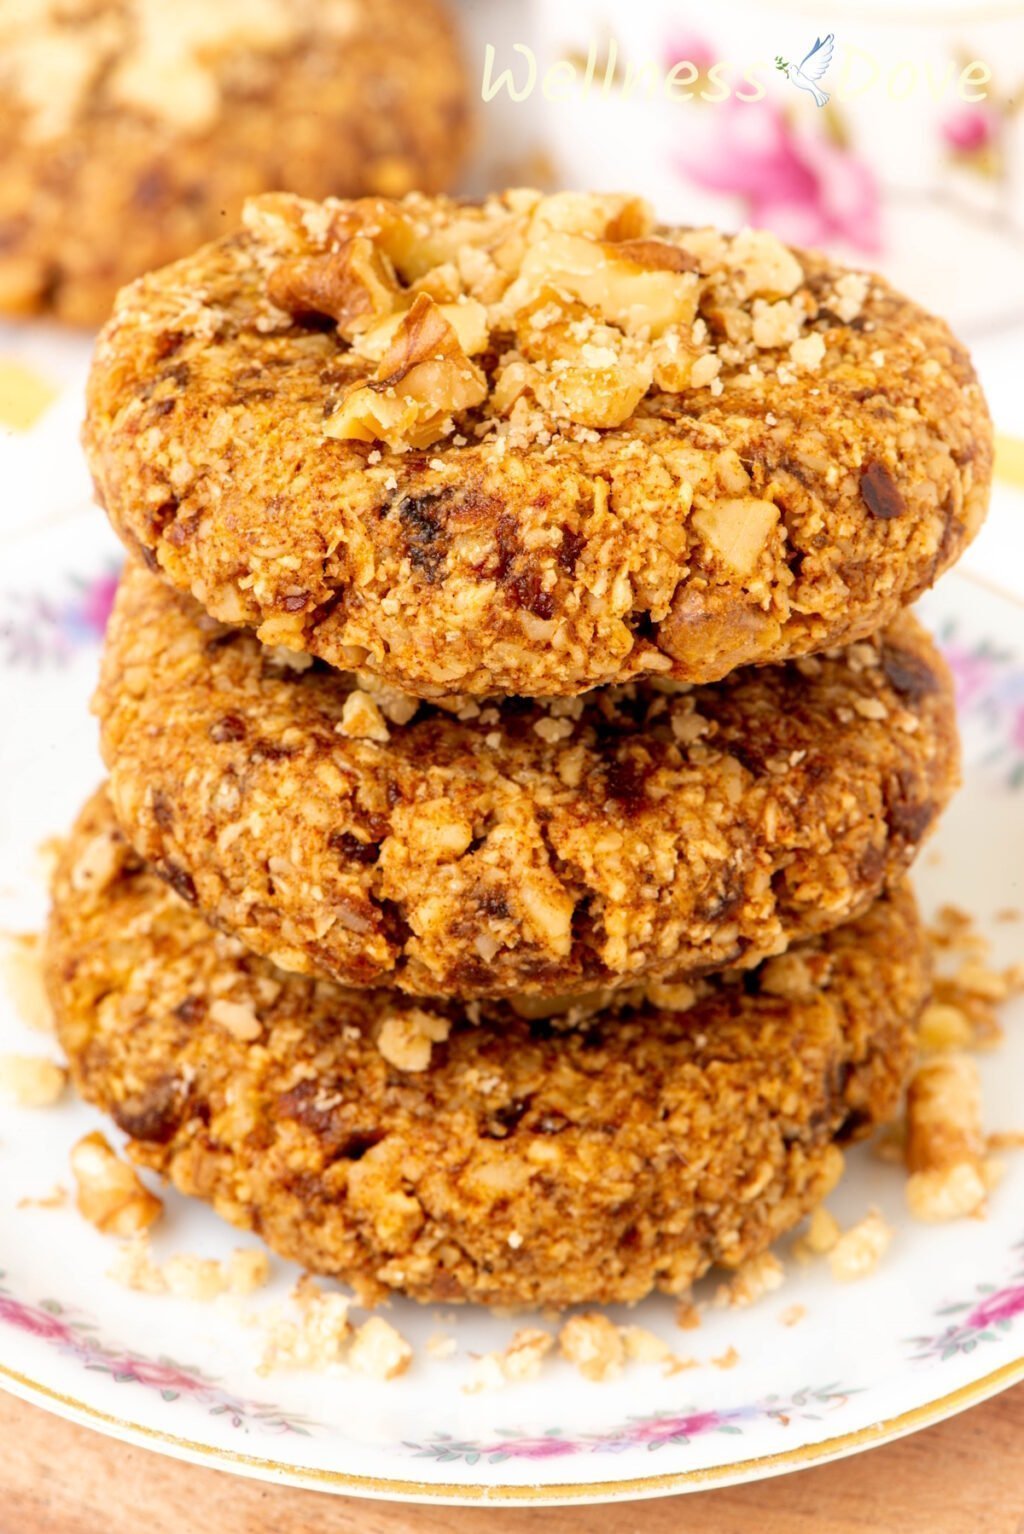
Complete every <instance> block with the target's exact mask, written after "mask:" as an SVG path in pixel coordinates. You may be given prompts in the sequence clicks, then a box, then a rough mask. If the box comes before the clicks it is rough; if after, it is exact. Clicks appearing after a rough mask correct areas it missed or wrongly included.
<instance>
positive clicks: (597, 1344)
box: [558, 1310, 626, 1380]
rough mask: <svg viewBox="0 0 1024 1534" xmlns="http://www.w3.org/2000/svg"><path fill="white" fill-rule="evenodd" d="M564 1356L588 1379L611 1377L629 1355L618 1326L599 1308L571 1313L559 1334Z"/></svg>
mask: <svg viewBox="0 0 1024 1534" xmlns="http://www.w3.org/2000/svg"><path fill="white" fill-rule="evenodd" d="M558 1345H559V1347H560V1349H561V1352H562V1357H563V1358H565V1359H567V1360H568V1361H569V1363H571V1364H573V1365H574V1366H575V1367H576V1368H577V1369H578V1370H579V1372H580V1373H581V1374H582V1375H583V1376H584V1378H585V1379H588V1380H608V1379H612V1378H613V1377H614V1376H615V1375H616V1374H618V1373H620V1371H621V1369H622V1365H623V1361H624V1359H625V1356H626V1349H625V1345H624V1343H623V1340H622V1336H621V1335H620V1332H619V1329H618V1327H617V1326H615V1325H614V1324H613V1323H612V1322H611V1321H609V1319H608V1317H607V1316H604V1315H602V1314H601V1313H600V1311H596V1310H591V1311H587V1312H585V1314H583V1315H580V1316H571V1317H570V1319H569V1320H568V1321H566V1323H565V1325H564V1326H563V1327H562V1330H561V1331H560V1332H559V1334H558Z"/></svg>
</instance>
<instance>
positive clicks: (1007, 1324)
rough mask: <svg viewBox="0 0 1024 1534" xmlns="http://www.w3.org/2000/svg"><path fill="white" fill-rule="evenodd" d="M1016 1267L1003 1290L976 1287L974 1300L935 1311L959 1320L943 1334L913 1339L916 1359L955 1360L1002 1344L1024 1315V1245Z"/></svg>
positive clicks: (985, 1285)
mask: <svg viewBox="0 0 1024 1534" xmlns="http://www.w3.org/2000/svg"><path fill="white" fill-rule="evenodd" d="M1016 1252H1017V1259H1018V1260H1017V1267H1016V1270H1015V1271H1014V1273H1012V1274H1011V1276H1010V1281H1009V1283H1007V1284H1004V1285H1003V1286H1002V1287H1001V1288H1000V1287H998V1286H997V1285H995V1284H977V1285H976V1286H975V1292H974V1296H973V1298H971V1299H969V1300H957V1301H956V1302H955V1303H954V1304H952V1305H944V1306H943V1307H942V1309H941V1310H939V1311H936V1315H938V1316H957V1317H959V1319H958V1320H955V1321H950V1323H949V1325H948V1326H946V1327H944V1328H943V1330H942V1331H940V1332H935V1333H934V1334H933V1335H932V1336H926V1337H911V1338H910V1339H909V1341H910V1343H911V1344H912V1345H913V1346H914V1347H915V1348H917V1349H918V1351H917V1352H916V1353H914V1354H913V1357H914V1358H915V1359H939V1360H940V1361H942V1362H945V1360H946V1359H949V1358H956V1357H958V1356H959V1355H961V1354H964V1353H973V1351H974V1349H975V1348H976V1347H977V1346H978V1344H979V1343H981V1342H999V1341H1001V1340H1002V1339H1003V1338H1004V1337H1005V1336H1006V1334H1007V1333H1008V1332H1010V1331H1011V1330H1012V1329H1013V1325H1014V1322H1015V1321H1016V1319H1017V1317H1018V1316H1021V1315H1024V1241H1021V1242H1019V1243H1018V1245H1017V1247H1016Z"/></svg>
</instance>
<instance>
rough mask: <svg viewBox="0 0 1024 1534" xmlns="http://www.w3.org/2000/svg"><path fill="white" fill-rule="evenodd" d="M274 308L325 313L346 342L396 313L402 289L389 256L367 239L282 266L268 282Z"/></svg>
mask: <svg viewBox="0 0 1024 1534" xmlns="http://www.w3.org/2000/svg"><path fill="white" fill-rule="evenodd" d="M267 294H268V296H269V298H270V301H271V303H272V304H274V305H275V306H276V307H277V308H278V309H283V310H284V311H285V312H286V313H287V314H294V315H298V316H302V315H306V314H327V315H330V317H331V319H333V320H336V321H337V324H338V330H339V332H340V333H341V335H343V336H345V337H346V338H347V339H351V338H352V337H353V336H356V335H358V334H359V333H360V332H361V331H364V330H367V329H369V327H370V326H371V325H375V324H376V323H377V321H379V320H381V319H383V318H384V316H385V315H389V314H391V313H392V311H393V310H394V309H395V307H396V305H397V304H398V302H399V300H400V297H401V289H400V288H399V285H398V282H397V280H396V278H395V272H394V268H393V266H392V265H391V262H390V261H389V260H388V258H387V256H386V255H385V254H384V252H383V251H382V250H380V249H379V248H378V246H376V245H375V244H374V243H373V241H372V240H370V239H368V238H367V237H366V236H365V235H356V236H355V237H354V238H353V239H351V240H346V241H345V242H344V243H343V244H342V245H341V247H340V248H339V249H338V250H332V251H328V252H326V253H325V254H324V255H322V256H305V257H298V258H294V259H292V260H289V261H282V262H281V264H280V266H276V267H274V269H273V271H272V272H271V273H270V276H269V277H268V279H267Z"/></svg>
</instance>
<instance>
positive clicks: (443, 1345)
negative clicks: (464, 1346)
mask: <svg viewBox="0 0 1024 1534" xmlns="http://www.w3.org/2000/svg"><path fill="white" fill-rule="evenodd" d="M458 1351H459V1344H458V1343H457V1342H456V1340H455V1338H454V1337H450V1336H448V1335H447V1334H446V1333H444V1332H434V1333H433V1335H432V1336H430V1337H428V1338H427V1357H428V1358H436V1359H442V1358H454V1357H455V1354H456V1353H457V1352H458Z"/></svg>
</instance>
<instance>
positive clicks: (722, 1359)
mask: <svg viewBox="0 0 1024 1534" xmlns="http://www.w3.org/2000/svg"><path fill="white" fill-rule="evenodd" d="M739 1361H740V1355H739V1354H738V1353H737V1351H736V1349H735V1348H733V1347H729V1348H726V1350H725V1352H724V1353H720V1354H719V1356H718V1357H717V1358H713V1359H712V1360H711V1362H712V1363H713V1364H714V1366H715V1368H716V1369H735V1367H736V1365H737V1364H738V1363H739Z"/></svg>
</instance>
